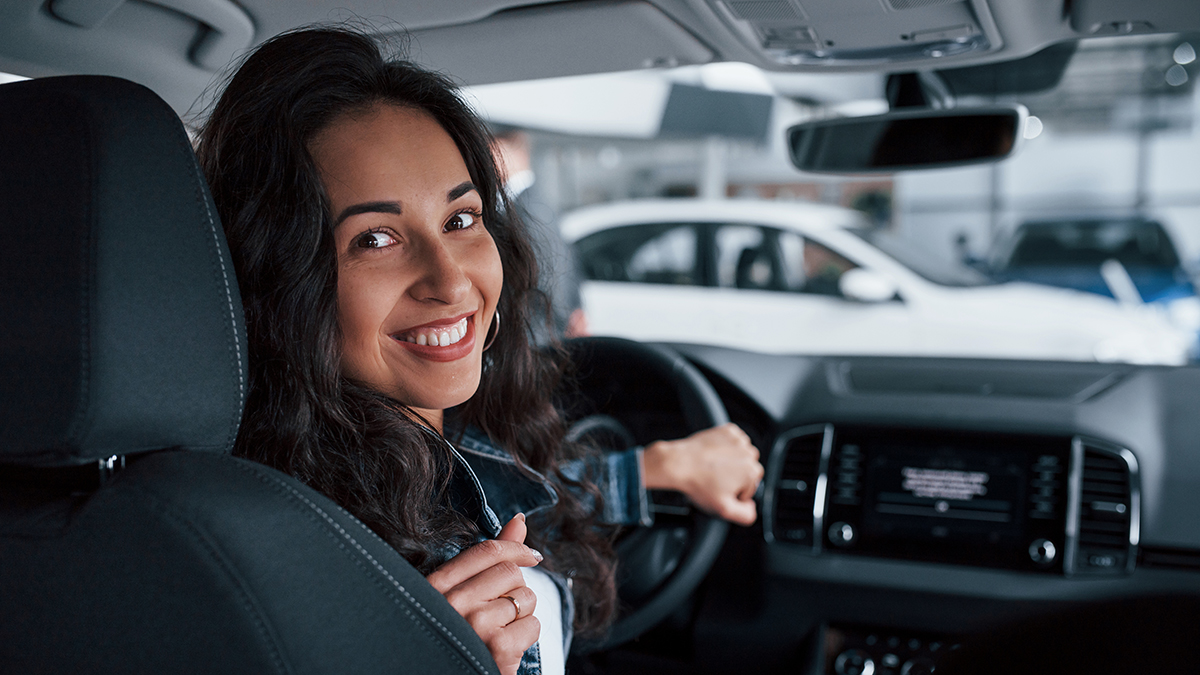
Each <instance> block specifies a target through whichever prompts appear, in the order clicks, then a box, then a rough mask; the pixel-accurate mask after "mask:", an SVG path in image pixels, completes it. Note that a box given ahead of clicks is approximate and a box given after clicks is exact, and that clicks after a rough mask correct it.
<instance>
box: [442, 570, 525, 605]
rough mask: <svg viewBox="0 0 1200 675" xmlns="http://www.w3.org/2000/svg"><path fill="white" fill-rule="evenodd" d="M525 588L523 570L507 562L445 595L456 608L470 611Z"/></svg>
mask: <svg viewBox="0 0 1200 675" xmlns="http://www.w3.org/2000/svg"><path fill="white" fill-rule="evenodd" d="M524 586H525V577H523V576H522V575H521V568H520V567H517V566H516V565H514V564H513V563H512V562H511V561H508V560H505V561H503V562H500V563H497V564H496V565H495V566H493V567H489V568H488V569H486V570H484V571H482V572H480V573H479V574H476V575H475V576H473V577H471V578H469V579H467V580H466V581H463V582H462V583H461V584H458V585H457V586H455V587H454V588H451V589H450V590H448V591H446V592H445V593H443V595H445V596H446V599H447V600H449V601H450V604H451V605H453V606H454V607H455V608H463V609H468V611H469V608H471V607H475V606H476V605H482V604H484V603H487V602H489V601H491V600H495V599H496V598H498V597H500V596H502V595H512V594H513V592H514V591H516V590H517V589H519V588H522V587H524ZM518 601H519V598H518ZM509 618H512V617H509Z"/></svg>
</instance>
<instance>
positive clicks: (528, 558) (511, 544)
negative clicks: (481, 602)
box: [425, 539, 542, 597]
mask: <svg viewBox="0 0 1200 675" xmlns="http://www.w3.org/2000/svg"><path fill="white" fill-rule="evenodd" d="M541 561H542V554H541V553H538V552H537V551H535V550H533V549H531V548H529V547H528V546H526V545H525V544H521V543H518V542H515V541H502V540H499V539H489V540H487V541H483V542H480V543H478V544H475V545H474V546H472V547H471V548H469V549H467V550H465V551H463V552H462V553H459V554H458V555H456V556H454V557H453V558H451V559H450V561H449V562H447V563H445V564H443V565H442V566H441V567H439V568H437V569H436V570H434V571H433V572H432V573H431V574H430V575H429V576H427V577H425V579H426V580H427V581H428V582H429V583H430V584H431V585H432V586H433V587H434V588H436V589H437V590H438V592H439V593H442V594H443V595H445V594H446V591H448V590H449V589H451V588H454V587H455V586H458V585H459V584H461V583H463V582H464V581H466V580H467V579H470V578H471V577H473V576H475V575H477V574H479V573H480V572H483V571H484V570H486V569H489V568H491V567H493V566H495V565H498V564H500V563H502V562H510V563H512V564H514V565H517V566H519V567H533V566H535V565H537V564H538V563H539V562H541ZM493 597H495V596H493Z"/></svg>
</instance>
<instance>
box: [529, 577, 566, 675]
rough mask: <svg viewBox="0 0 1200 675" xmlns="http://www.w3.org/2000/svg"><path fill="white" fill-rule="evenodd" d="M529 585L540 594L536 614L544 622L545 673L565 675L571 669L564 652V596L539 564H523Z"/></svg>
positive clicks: (540, 640) (541, 649) (540, 648)
mask: <svg viewBox="0 0 1200 675" xmlns="http://www.w3.org/2000/svg"><path fill="white" fill-rule="evenodd" d="M521 575H522V576H524V577H525V585H526V586H528V587H529V590H531V591H533V594H534V595H536V596H537V605H536V606H535V607H534V608H533V615H534V616H536V617H537V620H538V621H539V622H540V623H541V624H542V634H541V635H540V636H538V651H539V652H540V653H541V656H542V675H564V674H565V673H566V670H567V665H566V658H565V655H564V654H563V625H562V598H560V597H558V587H557V586H555V585H554V582H553V581H551V580H550V577H549V575H547V574H546V573H545V572H543V571H541V570H539V569H538V568H536V567H522V568H521Z"/></svg>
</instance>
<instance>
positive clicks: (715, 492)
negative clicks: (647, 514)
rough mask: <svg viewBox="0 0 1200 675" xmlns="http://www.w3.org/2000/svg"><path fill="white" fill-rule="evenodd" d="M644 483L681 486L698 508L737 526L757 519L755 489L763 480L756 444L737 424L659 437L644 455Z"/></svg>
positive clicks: (659, 485) (659, 486) (657, 486)
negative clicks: (677, 436)
mask: <svg viewBox="0 0 1200 675" xmlns="http://www.w3.org/2000/svg"><path fill="white" fill-rule="evenodd" d="M642 469H643V476H644V479H645V482H646V487H647V488H650V489H666V490H678V491H680V492H682V493H684V494H686V495H687V496H688V497H689V498H690V499H691V500H692V503H694V504H695V505H696V506H698V507H700V508H701V509H704V510H705V511H708V512H709V513H712V514H715V515H717V516H720V517H721V518H724V519H725V520H729V521H732V522H734V523H738V524H739V525H751V524H753V523H754V519H755V518H756V517H757V511H756V508H755V505H754V493H755V492H756V491H757V490H758V484H759V482H760V481H762V477H763V467H762V464H760V463H759V461H758V448H756V447H754V444H753V443H751V442H750V437H749V436H747V435H746V432H744V431H742V430H741V428H740V427H738V426H737V425H736V424H732V423H730V424H723V425H721V426H719V427H713V428H711V429H705V430H704V431H698V432H696V433H694V434H692V435H691V436H688V437H687V438H681V439H679V440H677V441H655V442H654V443H651V444H650V445H647V446H646V449H645V450H644V452H643V453H642Z"/></svg>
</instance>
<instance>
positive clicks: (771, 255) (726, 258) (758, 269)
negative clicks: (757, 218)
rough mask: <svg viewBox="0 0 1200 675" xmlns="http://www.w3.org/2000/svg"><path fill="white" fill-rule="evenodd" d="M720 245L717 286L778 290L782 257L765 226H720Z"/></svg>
mask: <svg viewBox="0 0 1200 675" xmlns="http://www.w3.org/2000/svg"><path fill="white" fill-rule="evenodd" d="M713 237H714V243H715V244H716V250H717V255H716V262H717V285H718V286H720V287H721V288H748V289H754V290H778V289H780V287H781V284H780V281H779V279H778V276H779V275H778V273H777V270H778V268H779V264H778V258H777V256H776V255H775V251H774V250H773V247H772V246H771V245H770V244H771V242H769V241H767V238H766V237H765V236H764V235H763V229H762V228H761V227H755V226H753V225H720V226H718V227H717V228H716V232H715V233H714V235H713Z"/></svg>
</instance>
